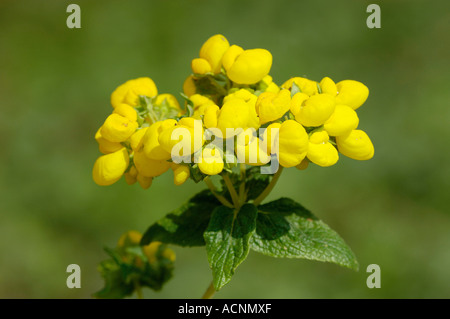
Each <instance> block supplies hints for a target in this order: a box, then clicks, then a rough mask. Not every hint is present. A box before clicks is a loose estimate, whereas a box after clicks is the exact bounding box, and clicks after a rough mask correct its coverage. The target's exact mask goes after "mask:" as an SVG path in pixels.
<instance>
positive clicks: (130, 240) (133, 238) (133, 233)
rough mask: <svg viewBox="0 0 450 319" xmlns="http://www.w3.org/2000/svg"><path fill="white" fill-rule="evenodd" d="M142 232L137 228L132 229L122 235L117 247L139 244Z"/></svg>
mask: <svg viewBox="0 0 450 319" xmlns="http://www.w3.org/2000/svg"><path fill="white" fill-rule="evenodd" d="M141 238H142V234H141V233H140V232H138V231H137V230H130V231H127V232H126V233H124V234H122V236H120V238H119V241H118V242H117V247H119V248H122V247H128V246H138V245H139V242H140V241H141Z"/></svg>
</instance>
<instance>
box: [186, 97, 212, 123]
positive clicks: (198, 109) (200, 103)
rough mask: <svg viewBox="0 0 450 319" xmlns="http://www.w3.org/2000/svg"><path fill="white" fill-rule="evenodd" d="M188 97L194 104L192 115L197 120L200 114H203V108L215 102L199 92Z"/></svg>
mask: <svg viewBox="0 0 450 319" xmlns="http://www.w3.org/2000/svg"><path fill="white" fill-rule="evenodd" d="M189 99H190V100H191V101H192V103H193V104H194V114H193V116H192V117H193V118H195V119H197V120H199V119H200V118H201V116H202V115H204V114H205V109H206V107H207V106H208V105H215V103H214V102H213V101H212V100H211V99H209V98H207V97H206V96H203V95H200V94H194V95H192V96H191V97H190V98H189Z"/></svg>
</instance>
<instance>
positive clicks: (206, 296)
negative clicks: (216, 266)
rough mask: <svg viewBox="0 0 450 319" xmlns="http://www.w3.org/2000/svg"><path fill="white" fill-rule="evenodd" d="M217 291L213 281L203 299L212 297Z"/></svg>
mask: <svg viewBox="0 0 450 319" xmlns="http://www.w3.org/2000/svg"><path fill="white" fill-rule="evenodd" d="M215 293H216V289H215V288H214V284H213V282H212V281H211V283H210V284H209V287H208V289H206V291H205V293H204V294H203V297H202V299H211V298H212V297H213V296H214V294H215Z"/></svg>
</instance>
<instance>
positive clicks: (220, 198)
mask: <svg viewBox="0 0 450 319" xmlns="http://www.w3.org/2000/svg"><path fill="white" fill-rule="evenodd" d="M204 181H205V184H206V186H208V188H209V190H210V191H211V193H212V194H213V195H214V196H215V197H216V198H217V200H218V201H219V202H221V203H222V205H224V206H226V207H229V208H234V206H233V204H231V203H230V202H229V201H228V200H227V199H226V198H225V197H223V196H222V195H219V194H217V190H216V188H215V187H214V185H213V183H212V181H211V179H210V178H209V176H208V177H206V178H205V179H204Z"/></svg>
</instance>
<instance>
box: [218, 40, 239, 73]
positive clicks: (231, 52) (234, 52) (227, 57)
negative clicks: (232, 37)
mask: <svg viewBox="0 0 450 319" xmlns="http://www.w3.org/2000/svg"><path fill="white" fill-rule="evenodd" d="M242 52H244V49H243V48H241V47H240V46H238V45H235V44H233V45H232V46H231V47H229V48H228V50H227V51H225V53H224V55H223V58H222V65H223V67H224V69H225V70H227V71H228V70H229V69H230V68H231V66H232V65H233V63H234V61H236V59H237V57H238V56H239V55H241V54H242Z"/></svg>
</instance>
